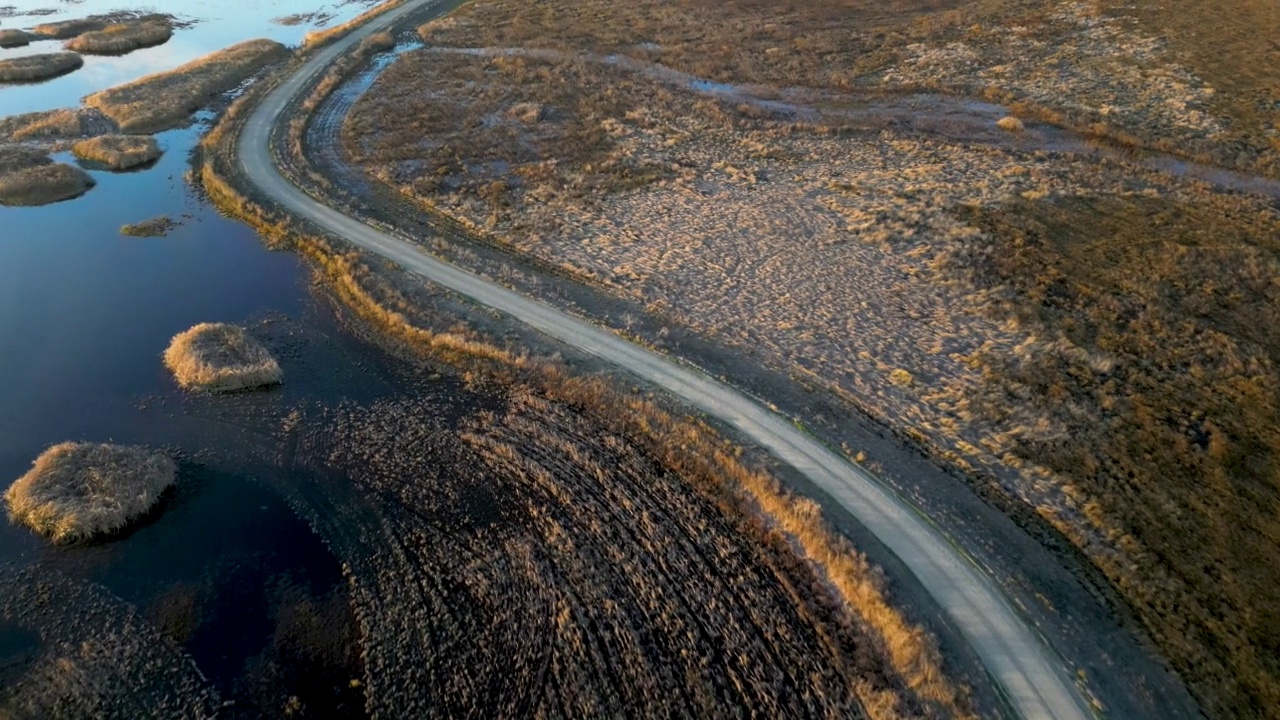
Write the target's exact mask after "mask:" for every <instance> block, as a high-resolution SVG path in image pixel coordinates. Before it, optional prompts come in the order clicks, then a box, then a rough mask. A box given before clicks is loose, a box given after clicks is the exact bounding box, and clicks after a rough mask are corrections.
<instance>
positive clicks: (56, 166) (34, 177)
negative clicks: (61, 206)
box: [0, 156, 94, 205]
mask: <svg viewBox="0 0 1280 720" xmlns="http://www.w3.org/2000/svg"><path fill="white" fill-rule="evenodd" d="M41 159H42V160H43V162H33V163H28V164H26V165H25V167H20V168H16V169H14V170H11V171H7V172H2V173H0V205H47V204H49V203H52V202H58V201H60V200H69V199H71V198H73V197H78V196H80V195H83V194H84V193H85V192H86V191H87V190H88V189H89V188H91V187H93V186H94V182H93V178H91V177H89V175H88V173H86V172H85V171H83V170H81V169H80V168H78V167H74V166H71V165H65V164H63V163H53V162H52V161H50V160H49V159H48V158H46V157H44V156H41Z"/></svg>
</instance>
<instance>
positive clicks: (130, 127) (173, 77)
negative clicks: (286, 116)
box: [84, 40, 288, 133]
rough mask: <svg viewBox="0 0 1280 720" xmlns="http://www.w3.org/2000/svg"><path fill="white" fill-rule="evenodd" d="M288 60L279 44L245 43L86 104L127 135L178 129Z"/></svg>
mask: <svg viewBox="0 0 1280 720" xmlns="http://www.w3.org/2000/svg"><path fill="white" fill-rule="evenodd" d="M287 55H288V49H287V48H285V47H284V46H283V45H281V44H280V43H277V42H274V41H272V40H249V41H246V42H242V43H239V44H237V45H232V46H231V47H228V48H225V49H223V50H219V51H217V52H214V53H210V54H209V55H206V56H204V57H202V58H200V59H199V60H195V61H193V62H189V63H187V64H186V65H183V66H181V67H178V68H175V69H173V70H167V71H165V72H160V73H156V74H154V75H148V76H147V77H144V78H142V79H140V80H135V81H134V82H131V83H128V84H127V85H120V86H118V87H113V88H110V89H108V90H103V91H101V92H97V93H94V94H92V95H90V96H88V97H86V98H85V100H84V101H85V104H86V105H89V106H90V107H94V108H97V109H99V110H101V111H102V112H103V113H104V114H105V115H106V116H107V117H109V118H111V119H112V120H114V121H115V122H116V124H118V125H119V126H120V129H121V130H123V131H125V132H131V133H141V132H156V131H159V130H164V129H167V128H171V127H175V126H177V125H180V124H182V122H183V121H185V120H186V119H187V117H188V116H189V115H190V114H191V113H192V112H194V111H195V110H198V109H199V108H200V107H202V106H204V105H205V104H207V103H209V102H210V101H211V100H213V99H214V98H215V97H217V96H218V95H220V94H222V93H224V92H227V91H228V90H232V89H234V88H235V87H236V86H237V85H239V84H240V83H241V82H243V81H244V80H245V79H246V78H248V77H249V76H250V75H252V74H254V73H255V72H258V71H259V70H261V69H262V68H264V67H266V66H267V65H270V64H271V63H274V62H276V61H278V60H281V59H283V58H284V57H286V56H287Z"/></svg>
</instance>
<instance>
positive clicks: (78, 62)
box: [0, 52, 84, 83]
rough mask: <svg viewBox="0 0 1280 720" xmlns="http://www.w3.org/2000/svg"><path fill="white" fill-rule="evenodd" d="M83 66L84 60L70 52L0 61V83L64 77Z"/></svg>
mask: <svg viewBox="0 0 1280 720" xmlns="http://www.w3.org/2000/svg"><path fill="white" fill-rule="evenodd" d="M83 65H84V58H82V57H80V56H79V55H77V54H75V53H71V52H59V53H42V54H40V55H26V56H23V57H16V58H5V59H3V60H0V82H8V83H18V82H36V81H38V80H48V79H49V78H52V77H57V76H59V75H65V74H66V73H69V72H72V71H73V70H78V69H79V68H80V67H82V66H83Z"/></svg>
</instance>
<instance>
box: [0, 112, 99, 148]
mask: <svg viewBox="0 0 1280 720" xmlns="http://www.w3.org/2000/svg"><path fill="white" fill-rule="evenodd" d="M114 130H115V125H114V123H112V122H111V121H110V120H108V119H107V118H106V117H105V116H103V114H102V113H100V112H98V111H97V110H94V109H92V108H83V107H81V108H66V109H62V110H40V111H37V112H31V113H23V114H21V115H10V116H9V117H3V118H0V140H9V141H27V140H62V139H67V138H78V137H85V136H89V135H100V134H103V133H107V132H112V131H114Z"/></svg>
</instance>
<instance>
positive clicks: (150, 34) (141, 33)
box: [66, 20, 173, 55]
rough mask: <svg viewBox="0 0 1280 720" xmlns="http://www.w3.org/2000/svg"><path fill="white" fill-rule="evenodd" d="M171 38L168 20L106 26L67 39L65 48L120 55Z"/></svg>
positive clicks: (159, 43) (164, 41) (160, 43)
mask: <svg viewBox="0 0 1280 720" xmlns="http://www.w3.org/2000/svg"><path fill="white" fill-rule="evenodd" d="M171 37H173V28H172V27H170V26H169V23H168V21H167V20H145V21H141V22H133V23H120V24H118V25H108V26H107V27H105V28H103V29H101V30H94V31H92V32H87V33H85V34H83V35H80V36H78V37H75V38H72V39H71V40H68V41H67V43H66V48H67V49H68V50H74V51H76V52H82V53H90V54H97V55H123V54H124V53H128V52H132V51H134V50H137V49H139V48H144V47H151V46H153V45H162V44H164V43H166V42H168V41H169V38H171Z"/></svg>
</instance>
